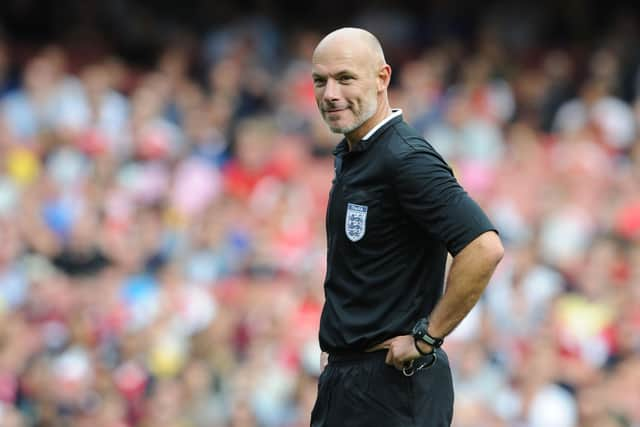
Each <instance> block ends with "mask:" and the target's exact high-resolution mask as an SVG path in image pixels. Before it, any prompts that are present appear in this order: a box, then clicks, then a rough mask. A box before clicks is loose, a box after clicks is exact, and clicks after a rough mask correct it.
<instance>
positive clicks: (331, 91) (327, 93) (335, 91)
mask: <svg viewBox="0 0 640 427" xmlns="http://www.w3.org/2000/svg"><path fill="white" fill-rule="evenodd" d="M323 98H324V100H325V101H327V102H333V101H337V100H339V99H340V88H339V86H338V83H337V82H336V81H335V80H334V79H327V83H326V85H325V87H324V96H323Z"/></svg>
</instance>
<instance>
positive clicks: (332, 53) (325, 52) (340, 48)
mask: <svg viewBox="0 0 640 427" xmlns="http://www.w3.org/2000/svg"><path fill="white" fill-rule="evenodd" d="M370 62H371V58H370V57H368V55H367V49H366V48H365V47H363V46H357V45H354V44H349V43H340V44H337V43H332V44H330V45H327V46H323V45H321V46H318V48H317V49H316V50H315V52H314V53H313V58H312V59H311V65H312V69H313V72H314V73H336V72H340V71H352V72H354V73H362V72H363V71H364V70H366V69H367V68H369V67H370V66H371V64H370Z"/></svg>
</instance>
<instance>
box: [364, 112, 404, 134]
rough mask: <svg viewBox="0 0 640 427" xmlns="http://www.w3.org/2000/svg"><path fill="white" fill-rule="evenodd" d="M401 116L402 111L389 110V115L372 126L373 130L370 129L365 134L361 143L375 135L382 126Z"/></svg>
mask: <svg viewBox="0 0 640 427" xmlns="http://www.w3.org/2000/svg"><path fill="white" fill-rule="evenodd" d="M401 114H402V110H401V109H400V108H393V109H392V110H391V114H389V115H388V116H387V117H385V118H384V119H382V121H381V122H380V123H378V124H377V125H375V126H374V128H373V129H371V130H370V131H369V132H367V134H366V135H365V136H363V137H362V139H361V141H366V140H368V139H369V138H371V136H372V135H373V134H374V133H376V131H377V130H378V129H380V128H381V127H382V126H384V125H385V124H386V123H387V122H390V121H391V120H392V119H393V118H394V117H398V116H399V115H401Z"/></svg>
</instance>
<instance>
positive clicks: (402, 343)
mask: <svg viewBox="0 0 640 427" xmlns="http://www.w3.org/2000/svg"><path fill="white" fill-rule="evenodd" d="M421 344H422V343H420V345H421ZM428 346H429V345H428V344H427V343H424V345H422V346H421V347H420V348H421V349H422V350H423V351H425V352H428V351H431V349H428V348H425V347H428ZM382 347H383V348H386V349H387V358H386V359H385V363H386V364H387V365H392V366H393V367H395V368H396V369H398V370H402V368H406V367H407V366H408V365H409V364H410V363H411V361H412V360H414V359H417V358H418V357H420V356H421V355H420V353H418V350H416V346H415V343H414V338H413V336H411V335H400V336H397V337H394V338H391V339H389V340H387V341H385V342H384V343H383V345H382Z"/></svg>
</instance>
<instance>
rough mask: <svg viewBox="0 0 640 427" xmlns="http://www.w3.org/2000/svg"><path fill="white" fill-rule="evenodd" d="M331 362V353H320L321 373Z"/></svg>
mask: <svg viewBox="0 0 640 427" xmlns="http://www.w3.org/2000/svg"><path fill="white" fill-rule="evenodd" d="M328 363H329V353H325V352H324V351H323V352H322V353H320V373H322V372H323V371H324V368H326V367H327V364H328Z"/></svg>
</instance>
